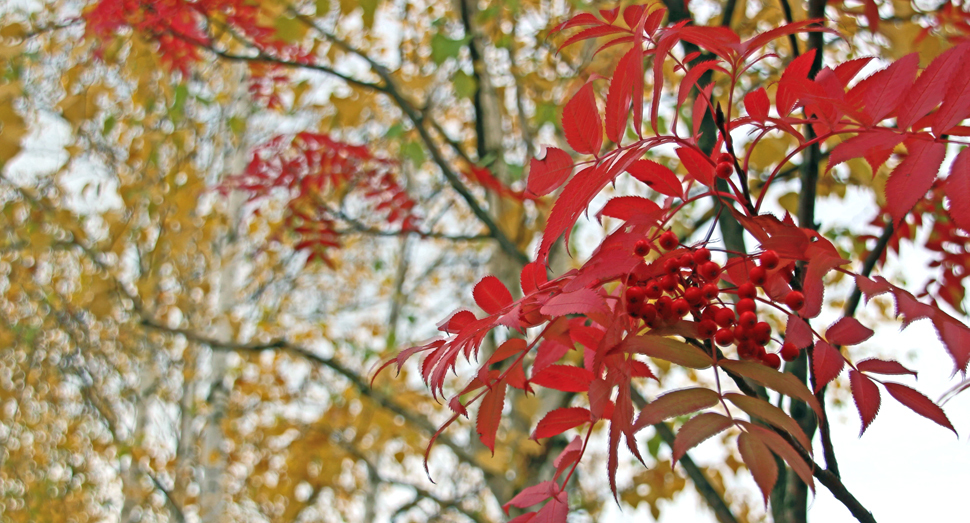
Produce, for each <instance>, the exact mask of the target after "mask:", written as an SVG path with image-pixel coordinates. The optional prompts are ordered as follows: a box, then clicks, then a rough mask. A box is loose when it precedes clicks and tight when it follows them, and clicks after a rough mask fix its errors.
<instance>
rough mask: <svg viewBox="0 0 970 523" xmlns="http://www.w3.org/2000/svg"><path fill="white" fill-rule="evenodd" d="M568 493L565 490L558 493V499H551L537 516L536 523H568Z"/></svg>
mask: <svg viewBox="0 0 970 523" xmlns="http://www.w3.org/2000/svg"><path fill="white" fill-rule="evenodd" d="M567 496H568V493H567V492H566V491H565V490H563V491H561V492H558V493H556V497H554V498H552V499H550V500H549V501H548V502H546V504H545V505H544V506H543V507H542V509H540V510H539V512H538V513H537V514H536V518H535V519H534V520H533V521H534V523H566V516H568V515H569V499H568V497H567Z"/></svg>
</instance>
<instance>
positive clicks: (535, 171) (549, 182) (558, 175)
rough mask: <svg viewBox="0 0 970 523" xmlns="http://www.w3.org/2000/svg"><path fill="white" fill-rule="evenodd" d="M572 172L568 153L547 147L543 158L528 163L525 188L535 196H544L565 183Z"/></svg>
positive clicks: (571, 162) (570, 158) (571, 163)
mask: <svg viewBox="0 0 970 523" xmlns="http://www.w3.org/2000/svg"><path fill="white" fill-rule="evenodd" d="M572 172H573V159H572V157H570V156H569V153H567V152H566V151H563V150H562V149H557V148H555V147H547V148H546V157H545V158H543V159H541V160H539V159H536V158H533V159H532V161H531V162H530V163H529V181H528V184H527V185H526V188H527V190H528V191H529V192H531V193H532V194H535V195H536V196H545V195H547V194H549V193H551V192H552V191H555V190H556V189H558V188H559V186H560V185H562V184H563V183H565V182H566V179H567V178H569V174H570V173H572Z"/></svg>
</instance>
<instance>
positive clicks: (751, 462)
mask: <svg viewBox="0 0 970 523" xmlns="http://www.w3.org/2000/svg"><path fill="white" fill-rule="evenodd" d="M738 451H739V452H740V453H741V459H742V460H743V461H744V464H745V465H746V466H747V467H748V470H750V471H751V475H752V476H754V481H755V483H757V484H758V488H759V489H761V495H762V496H763V497H764V500H765V506H768V495H769V494H771V489H772V488H774V486H775V482H776V481H778V465H777V464H775V457H774V456H772V455H771V451H770V450H769V449H768V446H767V445H765V444H764V443H762V441H761V440H760V439H758V438H757V437H755V436H752V435H750V434H748V433H747V432H742V433H741V435H740V436H738Z"/></svg>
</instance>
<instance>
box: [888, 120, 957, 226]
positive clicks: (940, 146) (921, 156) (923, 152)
mask: <svg viewBox="0 0 970 523" xmlns="http://www.w3.org/2000/svg"><path fill="white" fill-rule="evenodd" d="M906 149H907V151H909V154H908V155H907V156H906V158H905V159H904V160H903V161H902V162H900V164H899V165H897V166H896V168H895V169H893V172H892V174H890V175H889V181H887V182H886V207H887V208H888V209H889V214H890V216H892V219H893V223H895V224H896V225H897V226H898V225H899V223H900V222H901V221H902V220H903V218H905V217H906V215H907V214H908V213H909V211H910V210H911V209H912V208H913V206H914V205H916V202H918V201H920V200H922V199H923V197H924V196H926V191H929V190H930V187H932V185H933V182H934V181H935V180H936V176H937V174H938V173H939V171H940V165H941V164H943V158H944V157H945V156H946V144H945V143H941V142H935V141H929V140H917V139H909V140H906Z"/></svg>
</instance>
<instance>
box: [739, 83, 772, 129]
mask: <svg viewBox="0 0 970 523" xmlns="http://www.w3.org/2000/svg"><path fill="white" fill-rule="evenodd" d="M744 108H745V109H747V110H748V114H749V115H751V118H754V120H755V121H756V122H758V123H765V120H767V119H768V110H769V109H770V108H771V102H770V101H768V93H767V92H766V91H765V88H764V87H759V88H758V89H755V90H754V91H751V92H750V93H748V94H746V95H745V96H744Z"/></svg>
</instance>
